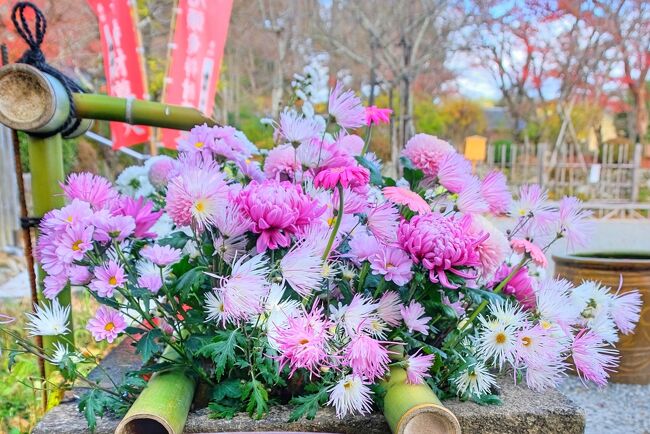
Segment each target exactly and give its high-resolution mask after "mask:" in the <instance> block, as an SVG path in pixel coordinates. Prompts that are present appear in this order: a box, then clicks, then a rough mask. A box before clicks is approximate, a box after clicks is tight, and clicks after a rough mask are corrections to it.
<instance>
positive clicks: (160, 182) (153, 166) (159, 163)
mask: <svg viewBox="0 0 650 434" xmlns="http://www.w3.org/2000/svg"><path fill="white" fill-rule="evenodd" d="M176 165H177V163H176V160H174V159H173V158H171V157H168V156H166V155H159V156H157V157H152V158H151V159H150V160H148V161H147V162H146V163H145V167H147V168H148V169H149V174H148V176H149V182H150V183H151V185H153V186H154V187H156V188H157V189H159V190H160V189H163V188H165V187H167V183H169V180H170V179H171V178H173V177H174V176H176Z"/></svg>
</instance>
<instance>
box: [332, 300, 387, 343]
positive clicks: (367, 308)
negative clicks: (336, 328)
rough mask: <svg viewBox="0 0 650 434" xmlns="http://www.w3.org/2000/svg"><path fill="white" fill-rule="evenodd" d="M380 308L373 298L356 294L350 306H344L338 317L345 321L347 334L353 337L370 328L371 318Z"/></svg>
mask: <svg viewBox="0 0 650 434" xmlns="http://www.w3.org/2000/svg"><path fill="white" fill-rule="evenodd" d="M378 306H379V305H378V304H377V303H374V302H373V300H372V299H371V298H369V297H365V296H363V295H360V294H355V295H354V297H352V301H351V302H350V304H349V305H347V306H343V307H342V308H341V309H340V310H339V311H338V315H336V316H337V317H338V319H341V320H343V328H344V329H345V332H346V333H347V335H348V336H350V337H352V336H355V335H356V334H358V333H361V332H363V331H364V329H365V328H366V327H369V326H370V317H371V316H372V314H374V313H375V311H376V310H377V307H378Z"/></svg>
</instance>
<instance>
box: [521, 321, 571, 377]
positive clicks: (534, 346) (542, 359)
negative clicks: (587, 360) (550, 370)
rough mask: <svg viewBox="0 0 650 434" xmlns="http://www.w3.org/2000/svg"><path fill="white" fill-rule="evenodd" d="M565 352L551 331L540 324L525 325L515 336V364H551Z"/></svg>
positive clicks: (560, 342)
mask: <svg viewBox="0 0 650 434" xmlns="http://www.w3.org/2000/svg"><path fill="white" fill-rule="evenodd" d="M565 350H566V348H565V347H564V345H563V344H562V341H561V340H560V339H558V338H557V336H553V330H552V329H546V328H544V327H543V326H542V325H540V324H527V325H526V326H524V327H523V328H521V329H520V330H518V331H517V333H516V336H515V358H514V360H515V363H516V364H517V365H523V366H533V367H534V366H535V365H537V364H549V365H551V364H553V362H554V361H555V360H556V359H557V358H558V357H560V358H562V355H563V354H562V353H563V352H564V351H565Z"/></svg>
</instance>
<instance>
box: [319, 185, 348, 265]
mask: <svg viewBox="0 0 650 434" xmlns="http://www.w3.org/2000/svg"><path fill="white" fill-rule="evenodd" d="M336 187H337V188H338V190H339V209H338V214H337V215H336V222H335V223H334V227H333V228H332V235H330V239H329V241H328V242H327V247H325V251H324V252H323V261H327V258H328V257H329V255H330V250H332V245H333V244H334V239H335V238H336V234H337V233H338V232H339V228H340V227H341V220H343V208H344V203H343V186H342V185H341V183H340V182H339V183H338V184H337V185H336Z"/></svg>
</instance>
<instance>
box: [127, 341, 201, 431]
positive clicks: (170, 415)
mask: <svg viewBox="0 0 650 434" xmlns="http://www.w3.org/2000/svg"><path fill="white" fill-rule="evenodd" d="M163 356H165V357H166V358H174V357H178V355H177V353H176V352H175V351H174V350H172V349H171V348H170V347H168V348H167V349H166V350H165V352H164V353H163ZM195 390H196V381H195V380H194V378H192V377H191V376H188V375H187V373H186V372H185V370H184V369H178V368H176V369H172V370H169V371H164V372H157V373H155V374H154V375H153V376H152V377H151V379H150V380H149V383H148V384H147V387H145V389H144V390H143V391H142V393H140V396H139V397H138V399H136V401H135V402H134V403H133V405H132V406H131V408H130V409H129V411H128V412H127V413H126V415H125V416H124V419H122V421H121V422H120V424H119V425H118V426H117V429H116V430H115V434H151V433H154V432H155V433H167V434H181V433H182V432H183V428H184V427H185V422H186V421H187V415H188V414H189V412H190V406H191V405H192V399H193V398H194V391H195Z"/></svg>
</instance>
